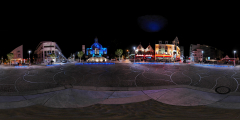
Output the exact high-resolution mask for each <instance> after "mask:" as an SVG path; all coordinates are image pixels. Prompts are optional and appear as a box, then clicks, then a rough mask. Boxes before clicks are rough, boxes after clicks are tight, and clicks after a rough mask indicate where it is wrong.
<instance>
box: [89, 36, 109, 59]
mask: <svg viewBox="0 0 240 120" xmlns="http://www.w3.org/2000/svg"><path fill="white" fill-rule="evenodd" d="M94 41H95V43H93V44H92V46H91V48H87V50H86V55H88V56H89V58H90V57H102V56H106V55H107V48H103V47H102V45H101V44H100V43H98V38H95V39H94Z"/></svg>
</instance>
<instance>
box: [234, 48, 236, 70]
mask: <svg viewBox="0 0 240 120" xmlns="http://www.w3.org/2000/svg"><path fill="white" fill-rule="evenodd" d="M235 53H236V51H234V67H235Z"/></svg>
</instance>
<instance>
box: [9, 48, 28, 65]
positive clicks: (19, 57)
mask: <svg viewBox="0 0 240 120" xmlns="http://www.w3.org/2000/svg"><path fill="white" fill-rule="evenodd" d="M10 53H13V58H12V59H11V63H12V64H16V63H25V62H26V61H27V59H23V45H21V46H19V47H17V48H15V49H14V50H13V51H11V52H10Z"/></svg>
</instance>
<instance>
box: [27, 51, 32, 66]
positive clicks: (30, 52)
mask: <svg viewBox="0 0 240 120" xmlns="http://www.w3.org/2000/svg"><path fill="white" fill-rule="evenodd" d="M28 53H29V65H30V64H31V63H30V53H31V50H29V51H28Z"/></svg>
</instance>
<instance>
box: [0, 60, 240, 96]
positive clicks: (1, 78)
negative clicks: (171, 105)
mask: <svg viewBox="0 0 240 120" xmlns="http://www.w3.org/2000/svg"><path fill="white" fill-rule="evenodd" d="M239 73H240V71H239V67H235V68H228V67H227V68H219V67H205V66H204V67H202V66H196V65H192V64H191V65H188V64H179V65H161V64H158V65H154V64H127V63H125V64H124V63H122V64H117V63H116V64H109V65H84V64H82V65H75V64H64V65H56V66H42V67H38V66H36V67H34V66H30V67H27V68H14V67H12V68H6V67H5V68H4V67H0V92H27V91H34V90H43V89H50V88H56V87H62V86H63V87H64V86H65V87H66V86H69V87H73V86H93V87H115V88H116V87H124V88H128V87H131V88H134V87H136V88H139V87H140V88H141V87H149V86H169V85H188V86H194V87H200V88H207V89H211V90H215V88H217V87H219V86H225V87H228V88H230V90H231V92H240V89H239V83H240V74H239ZM119 89H120V90H122V89H123V88H122V89H121V88H119Z"/></svg>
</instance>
